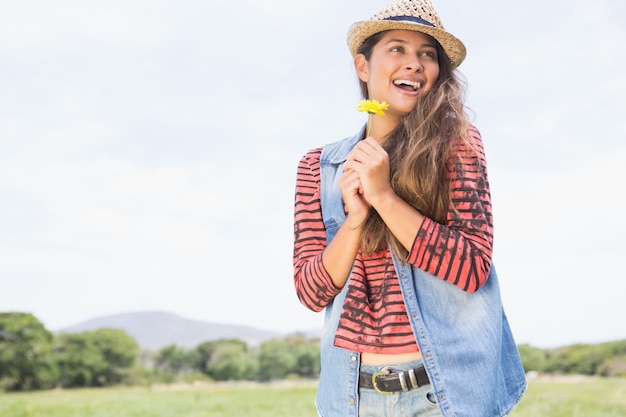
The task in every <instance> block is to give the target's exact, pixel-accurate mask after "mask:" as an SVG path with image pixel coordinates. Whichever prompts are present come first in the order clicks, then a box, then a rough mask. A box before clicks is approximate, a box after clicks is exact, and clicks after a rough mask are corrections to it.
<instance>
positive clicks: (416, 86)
mask: <svg viewBox="0 0 626 417" xmlns="http://www.w3.org/2000/svg"><path fill="white" fill-rule="evenodd" d="M393 83H394V84H395V85H401V84H405V85H410V86H411V87H413V89H414V90H419V88H420V87H421V86H422V83H420V82H418V81H409V80H396V81H394V82H393Z"/></svg>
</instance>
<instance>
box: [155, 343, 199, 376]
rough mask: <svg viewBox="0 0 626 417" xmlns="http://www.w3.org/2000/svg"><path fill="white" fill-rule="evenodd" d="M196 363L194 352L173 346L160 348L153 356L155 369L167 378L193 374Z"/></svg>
mask: <svg viewBox="0 0 626 417" xmlns="http://www.w3.org/2000/svg"><path fill="white" fill-rule="evenodd" d="M197 362H198V360H197V358H196V353H195V352H192V351H188V350H187V349H185V348H183V347H180V346H178V345H174V344H172V345H168V346H165V347H162V348H161V349H159V350H158V352H157V353H156V355H155V356H154V365H155V367H156V368H157V369H159V370H160V371H162V372H164V373H165V374H166V375H169V376H174V375H184V374H186V373H190V372H193V370H194V369H195V368H196V364H197ZM170 379H171V378H170Z"/></svg>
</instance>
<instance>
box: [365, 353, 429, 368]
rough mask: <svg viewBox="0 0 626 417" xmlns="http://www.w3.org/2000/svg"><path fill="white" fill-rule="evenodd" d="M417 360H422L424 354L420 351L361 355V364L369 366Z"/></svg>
mask: <svg viewBox="0 0 626 417" xmlns="http://www.w3.org/2000/svg"><path fill="white" fill-rule="evenodd" d="M417 359H422V354H421V353H420V352H419V351H418V352H408V353H398V354H393V355H387V354H380V353H368V352H362V353H361V363H364V364H367V365H391V364H396V363H403V362H411V361H414V360H417Z"/></svg>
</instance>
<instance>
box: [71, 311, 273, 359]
mask: <svg viewBox="0 0 626 417" xmlns="http://www.w3.org/2000/svg"><path fill="white" fill-rule="evenodd" d="M102 328H115V329H121V330H124V331H125V332H126V333H128V334H129V335H131V336H132V337H133V338H134V339H135V340H136V341H137V343H138V344H139V346H141V347H142V348H145V349H150V350H157V349H160V348H162V347H163V346H167V345H171V344H176V345H179V346H184V347H187V348H191V347H196V346H197V345H199V344H200V343H202V342H206V341H211V340H218V339H230V338H233V339H239V340H243V341H245V342H246V343H248V345H249V346H257V345H259V344H260V343H262V342H264V341H267V340H270V339H272V338H275V337H281V336H283V335H281V334H279V333H276V332H271V331H264V330H259V329H255V328H253V327H249V326H238V325H228V324H218V323H209V322H204V321H198V320H190V319H187V318H184V317H181V316H178V315H176V314H172V313H168V312H163V311H147V312H135V313H124V314H116V315H112V316H105V317H98V318H94V319H91V320H87V321H85V322H82V323H79V324H76V325H74V326H70V327H67V328H65V329H62V330H61V332H65V333H81V332H85V331H92V330H98V329H102Z"/></svg>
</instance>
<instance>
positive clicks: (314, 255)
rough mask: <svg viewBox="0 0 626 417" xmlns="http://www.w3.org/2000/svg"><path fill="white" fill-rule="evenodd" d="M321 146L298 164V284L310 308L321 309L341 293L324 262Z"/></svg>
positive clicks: (295, 260)
mask: <svg viewBox="0 0 626 417" xmlns="http://www.w3.org/2000/svg"><path fill="white" fill-rule="evenodd" d="M320 154H321V148H318V149H314V150H312V151H310V152H308V153H307V154H306V155H305V156H304V157H302V159H301V160H300V162H299V164H298V172H297V176H296V193H295V204H294V251H293V267H294V284H295V288H296V294H297V295H298V299H299V300H300V302H301V303H302V304H304V305H305V306H306V307H307V308H309V309H311V310H313V311H321V310H323V309H324V307H326V306H327V305H328V303H330V302H331V301H332V300H333V298H335V296H336V295H337V294H339V292H340V291H341V290H340V289H338V288H336V287H335V285H334V284H333V282H332V280H331V278H330V275H329V274H328V272H327V271H326V269H325V268H324V265H323V264H322V252H323V251H324V248H326V228H325V227H324V221H323V218H322V208H321V202H320V162H319V160H320Z"/></svg>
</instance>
